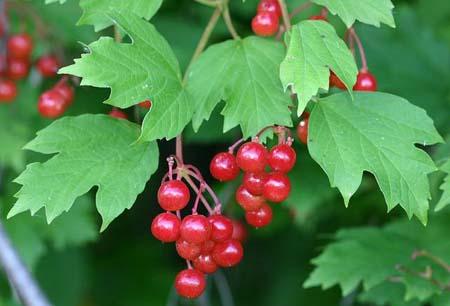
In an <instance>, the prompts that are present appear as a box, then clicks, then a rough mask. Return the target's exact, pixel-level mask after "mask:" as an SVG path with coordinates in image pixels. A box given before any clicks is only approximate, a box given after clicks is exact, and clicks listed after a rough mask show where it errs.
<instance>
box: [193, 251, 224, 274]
mask: <svg viewBox="0 0 450 306" xmlns="http://www.w3.org/2000/svg"><path fill="white" fill-rule="evenodd" d="M192 263H193V264H194V268H195V269H196V270H198V271H200V272H203V273H207V274H211V273H214V272H216V271H217V268H218V266H217V264H216V262H215V261H214V259H213V258H212V255H210V254H207V255H200V256H198V257H197V258H196V259H194V261H193V262H192Z"/></svg>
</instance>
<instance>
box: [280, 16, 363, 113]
mask: <svg viewBox="0 0 450 306" xmlns="http://www.w3.org/2000/svg"><path fill="white" fill-rule="evenodd" d="M287 41H288V50H287V54H286V57H285V59H284V60H283V62H282V63H281V66H280V78H281V82H282V83H283V86H284V87H285V88H287V87H289V86H290V85H291V88H292V91H293V92H294V93H296V94H297V99H298V108H297V114H298V115H299V116H300V115H301V114H302V113H303V111H304V109H305V107H306V104H307V103H308V101H309V100H311V98H312V97H313V96H314V95H316V94H317V93H318V91H319V89H321V88H322V89H325V90H328V86H329V78H330V69H331V70H332V71H333V72H334V73H335V74H336V75H337V76H338V77H339V78H340V79H341V80H342V81H343V82H344V84H345V85H346V86H347V88H348V90H349V92H350V93H351V92H352V88H353V85H354V84H355V82H356V75H357V73H358V69H357V67H356V63H355V60H354V57H353V55H352V53H351V52H350V50H349V49H348V48H347V45H346V44H345V42H344V41H343V40H342V39H340V38H339V37H338V36H337V34H336V31H335V30H334V28H333V26H331V25H330V24H329V23H328V22H325V21H316V20H314V21H313V20H308V21H302V22H300V23H299V24H297V25H295V26H294V27H293V28H292V31H291V32H290V35H289V36H288V39H287Z"/></svg>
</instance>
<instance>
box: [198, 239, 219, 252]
mask: <svg viewBox="0 0 450 306" xmlns="http://www.w3.org/2000/svg"><path fill="white" fill-rule="evenodd" d="M215 245H216V243H215V242H214V241H212V240H207V241H205V242H203V243H202V245H201V250H200V253H201V254H211V252H212V250H213V249H214V246H215Z"/></svg>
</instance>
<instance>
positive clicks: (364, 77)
mask: <svg viewBox="0 0 450 306" xmlns="http://www.w3.org/2000/svg"><path fill="white" fill-rule="evenodd" d="M353 90H357V91H377V80H376V79H375V76H374V75H373V74H371V73H370V72H369V71H362V70H361V71H360V72H359V73H358V77H357V79H356V84H355V86H353Z"/></svg>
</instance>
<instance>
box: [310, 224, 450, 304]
mask: <svg viewBox="0 0 450 306" xmlns="http://www.w3.org/2000/svg"><path fill="white" fill-rule="evenodd" d="M449 234H450V224H449V223H448V215H446V216H443V217H440V218H435V219H433V222H430V225H429V226H428V227H423V226H421V225H420V224H419V223H416V222H411V221H408V220H402V221H398V222H395V223H392V224H390V225H388V226H386V227H384V228H381V229H380V228H373V227H365V228H355V229H348V230H341V231H339V232H338V234H337V235H336V237H335V238H336V241H335V242H332V243H331V244H329V245H328V246H327V247H326V248H325V250H324V251H323V252H322V254H321V255H320V256H319V257H317V258H315V259H314V260H313V263H314V265H315V266H316V268H315V270H314V271H313V272H312V273H311V275H310V276H309V278H308V279H307V281H306V282H305V284H304V285H305V287H312V286H319V285H320V286H322V288H324V289H327V288H330V287H332V286H334V285H339V286H340V287H341V289H342V292H343V295H346V294H348V293H350V292H352V291H353V290H355V289H356V288H357V287H358V285H359V284H360V283H362V285H363V290H364V291H368V290H371V289H374V288H377V286H381V285H383V286H398V284H402V285H403V287H404V288H405V289H406V290H405V291H403V292H404V295H403V300H415V299H420V300H422V301H425V300H428V298H432V297H434V296H437V295H439V294H441V293H443V292H444V291H443V289H442V288H440V287H439V286H437V285H436V284H434V283H433V281H431V280H430V279H425V278H424V277H423V275H424V274H423V272H424V271H425V269H426V267H430V268H431V269H432V271H433V277H438V279H439V275H446V278H444V279H445V281H444V282H443V283H444V284H446V283H447V282H448V278H449V277H450V275H449V274H448V272H447V271H446V270H445V269H444V268H443V267H441V266H439V265H437V264H436V262H435V261H434V260H432V259H430V258H429V257H412V255H413V253H415V252H416V251H417V250H425V251H427V252H428V253H430V254H432V255H433V256H435V257H438V258H440V259H441V260H443V261H444V262H449V261H450V244H449V242H448V241H445V240H442V239H441V237H447V236H448V235H449ZM393 242H395V243H393ZM392 278H395V281H396V283H391V279H392ZM439 280H440V279H439ZM423 282H426V285H424V284H423ZM419 283H421V284H422V285H421V286H420V292H418V290H417V288H418V287H417V284H419ZM384 289H385V292H391V291H392V290H398V288H396V289H392V288H389V289H388V288H384ZM377 300H378V301H379V303H378V304H384V303H386V300H384V302H383V299H377ZM395 305H397V304H395ZM405 305H409V304H406V303H405ZM413 305H414V304H413Z"/></svg>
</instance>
